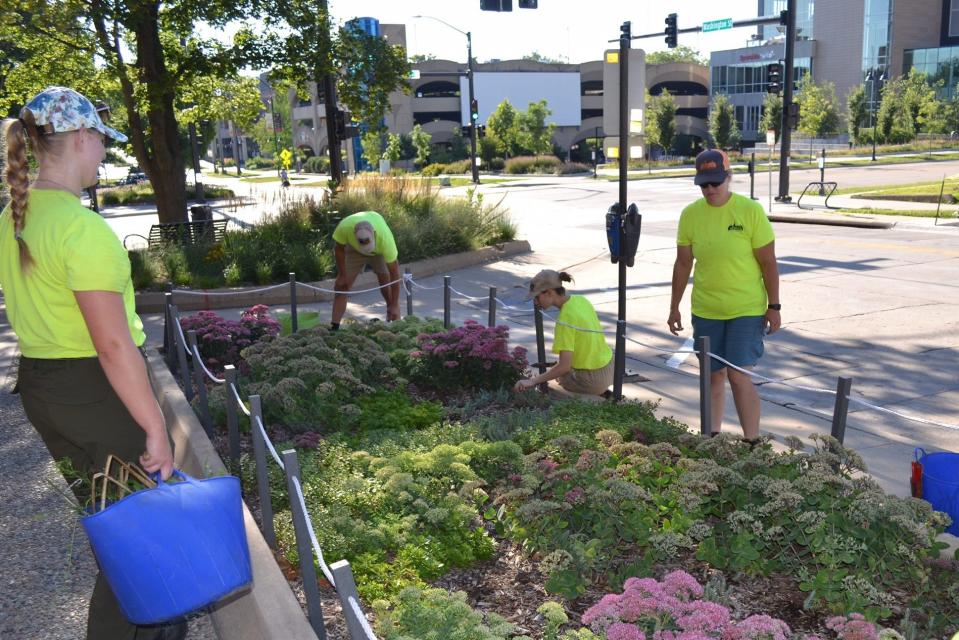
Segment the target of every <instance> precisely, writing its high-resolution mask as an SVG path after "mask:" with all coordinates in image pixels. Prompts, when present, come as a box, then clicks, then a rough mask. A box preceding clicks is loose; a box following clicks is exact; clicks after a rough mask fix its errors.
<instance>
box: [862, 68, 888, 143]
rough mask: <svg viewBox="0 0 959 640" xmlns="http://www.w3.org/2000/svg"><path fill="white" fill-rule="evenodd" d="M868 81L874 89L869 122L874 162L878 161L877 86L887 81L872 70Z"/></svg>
mask: <svg viewBox="0 0 959 640" xmlns="http://www.w3.org/2000/svg"><path fill="white" fill-rule="evenodd" d="M866 80H868V81H869V84H870V87H871V89H872V91H871V93H872V101H871V102H872V104H871V105H870V106H871V107H872V108H871V109H870V110H869V120H870V124H871V125H872V161H873V162H875V161H876V124H877V122H876V85H877V84H882V83H883V82H885V81H886V74H885V73H884V72H878V71H877V70H876V69H870V70H869V71H867V72H866Z"/></svg>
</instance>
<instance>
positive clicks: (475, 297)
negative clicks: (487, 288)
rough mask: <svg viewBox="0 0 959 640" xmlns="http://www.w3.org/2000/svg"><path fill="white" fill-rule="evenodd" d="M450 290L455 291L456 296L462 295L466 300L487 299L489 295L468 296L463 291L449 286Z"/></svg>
mask: <svg viewBox="0 0 959 640" xmlns="http://www.w3.org/2000/svg"><path fill="white" fill-rule="evenodd" d="M450 291H452V292H453V293H455V294H456V295H458V296H462V297H464V298H466V299H467V300H489V296H479V297H477V296H469V295H466V294H465V293H463V292H462V291H457V290H456V289H454V288H453V287H452V286H450Z"/></svg>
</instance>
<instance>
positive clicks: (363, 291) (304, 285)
mask: <svg viewBox="0 0 959 640" xmlns="http://www.w3.org/2000/svg"><path fill="white" fill-rule="evenodd" d="M403 280H404V278H397V279H396V280H393V281H392V282H387V283H386V284H381V285H380V286H378V287H372V288H370V289H360V290H359V291H337V290H336V289H324V288H323V287H317V286H314V285H312V284H307V283H305V282H297V283H296V284H298V285H300V286H302V287H306V288H307V289H313V290H314V291H320V292H322V293H333V294H339V295H344V296H355V295H359V294H361V293H369V292H371V291H379V290H380V289H385V288H386V287H392V286H393V285H394V284H397V283H399V282H403Z"/></svg>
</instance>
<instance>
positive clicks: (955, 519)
mask: <svg viewBox="0 0 959 640" xmlns="http://www.w3.org/2000/svg"><path fill="white" fill-rule="evenodd" d="M916 460H918V461H919V464H921V465H922V498H923V500H926V501H927V502H929V504H931V505H932V508H933V509H935V510H936V511H943V512H945V513H948V514H949V517H950V518H952V524H951V525H949V528H948V529H946V533H951V534H952V535H954V536H959V453H949V452H940V453H926V452H925V451H923V450H922V449H921V448H917V449H916Z"/></svg>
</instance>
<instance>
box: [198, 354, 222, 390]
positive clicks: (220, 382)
mask: <svg viewBox="0 0 959 640" xmlns="http://www.w3.org/2000/svg"><path fill="white" fill-rule="evenodd" d="M193 355H194V356H196V357H195V358H194V360H195V361H196V362H198V363H200V368H201V369H203V373H204V374H206V377H207V378H209V379H210V380H212V381H213V382H215V383H216V384H223V383H224V382H226V380H225V379H223V378H217V377H216V376H215V375H213V372H212V371H210V370H209V369H207V368H206V365H205V364H203V358H201V357H200V347H198V346H197V345H193Z"/></svg>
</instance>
